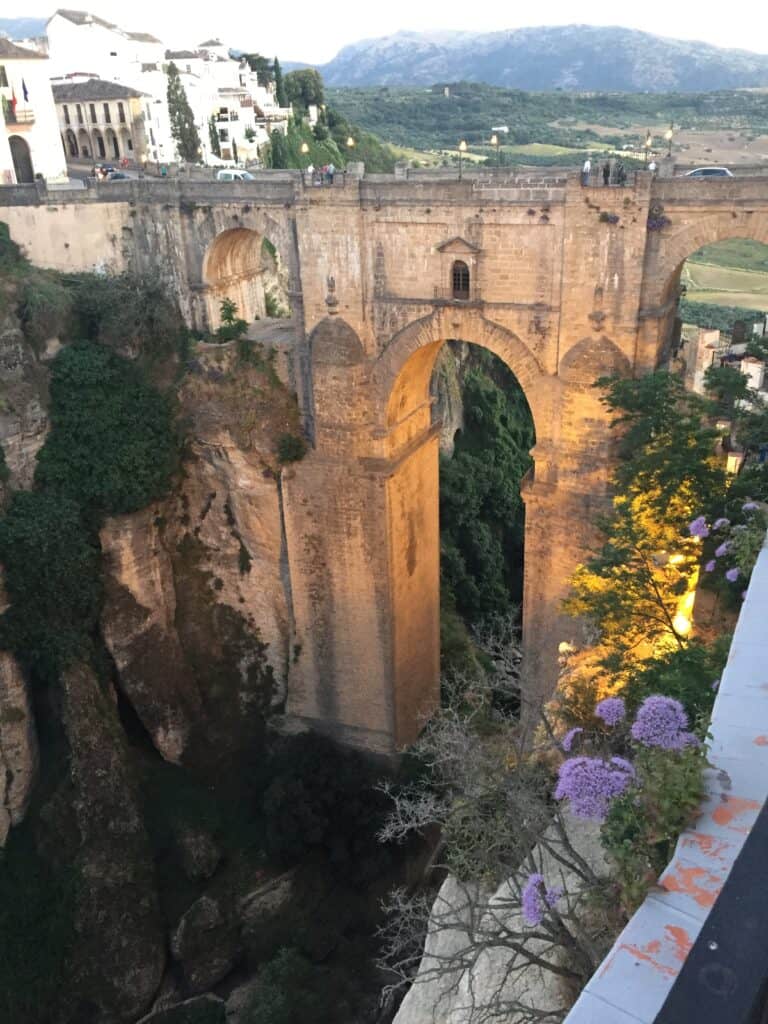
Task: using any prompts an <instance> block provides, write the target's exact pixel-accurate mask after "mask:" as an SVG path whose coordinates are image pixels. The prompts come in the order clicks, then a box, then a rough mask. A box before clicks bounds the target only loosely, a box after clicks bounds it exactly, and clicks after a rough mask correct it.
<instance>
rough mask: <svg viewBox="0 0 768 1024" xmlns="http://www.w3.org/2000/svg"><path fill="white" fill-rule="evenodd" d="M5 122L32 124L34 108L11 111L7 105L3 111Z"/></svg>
mask: <svg viewBox="0 0 768 1024" xmlns="http://www.w3.org/2000/svg"><path fill="white" fill-rule="evenodd" d="M3 116H4V117H5V123H6V124H34V122H35V112H34V110H17V111H15V112H14V111H13V110H12V109H11V108H10V107H7V108H6V109H5V110H4V111H3Z"/></svg>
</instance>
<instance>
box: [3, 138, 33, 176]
mask: <svg viewBox="0 0 768 1024" xmlns="http://www.w3.org/2000/svg"><path fill="white" fill-rule="evenodd" d="M8 142H9V144H10V147H11V159H12V160H13V171H14V174H15V175H16V181H17V182H18V183H19V184H20V185H24V184H29V183H30V182H33V181H34V180H35V169H34V167H33V166H32V154H31V153H30V151H29V143H28V142H27V140H26V139H22V137H21V136H20V135H12V136H11V137H10V139H9V140H8Z"/></svg>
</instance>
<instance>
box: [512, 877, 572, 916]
mask: <svg viewBox="0 0 768 1024" xmlns="http://www.w3.org/2000/svg"><path fill="white" fill-rule="evenodd" d="M562 895H563V890H562V888H561V887H559V886H558V887H557V888H555V889H547V887H546V886H545V884H544V876H543V875H540V874H539V873H538V872H536V873H534V874H532V875H529V877H528V881H527V882H526V883H525V885H524V886H523V892H522V897H521V902H522V904H523V918H524V919H525V922H526V924H530V925H537V924H541V922H542V919H543V918H544V913H545V911H546V909H547V907H550V908H551V907H554V905H555V904H556V903H557V901H558V900H559V899H560V897H561V896H562Z"/></svg>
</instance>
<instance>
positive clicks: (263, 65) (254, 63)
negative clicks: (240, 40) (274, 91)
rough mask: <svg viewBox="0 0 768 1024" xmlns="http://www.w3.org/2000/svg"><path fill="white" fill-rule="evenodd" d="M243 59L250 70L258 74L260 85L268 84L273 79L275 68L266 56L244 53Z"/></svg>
mask: <svg viewBox="0 0 768 1024" xmlns="http://www.w3.org/2000/svg"><path fill="white" fill-rule="evenodd" d="M243 59H244V60H246V61H247V62H248V67H249V68H250V69H251V71H255V72H256V74H257V75H258V76H259V84H260V85H269V83H270V82H271V81H273V79H274V77H275V70H274V66H273V65H272V64H271V63H270V61H269V59H268V58H267V57H263V56H262V55H261V54H260V53H244V54H243ZM275 63H277V58H275Z"/></svg>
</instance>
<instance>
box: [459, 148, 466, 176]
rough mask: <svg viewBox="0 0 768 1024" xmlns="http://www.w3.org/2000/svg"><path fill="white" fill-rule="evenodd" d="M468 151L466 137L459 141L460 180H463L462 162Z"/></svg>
mask: <svg viewBox="0 0 768 1024" xmlns="http://www.w3.org/2000/svg"><path fill="white" fill-rule="evenodd" d="M466 152H467V143H466V141H465V140H464V139H462V140H461V142H460V143H459V181H461V164H462V159H463V157H464V154H465V153H466Z"/></svg>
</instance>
